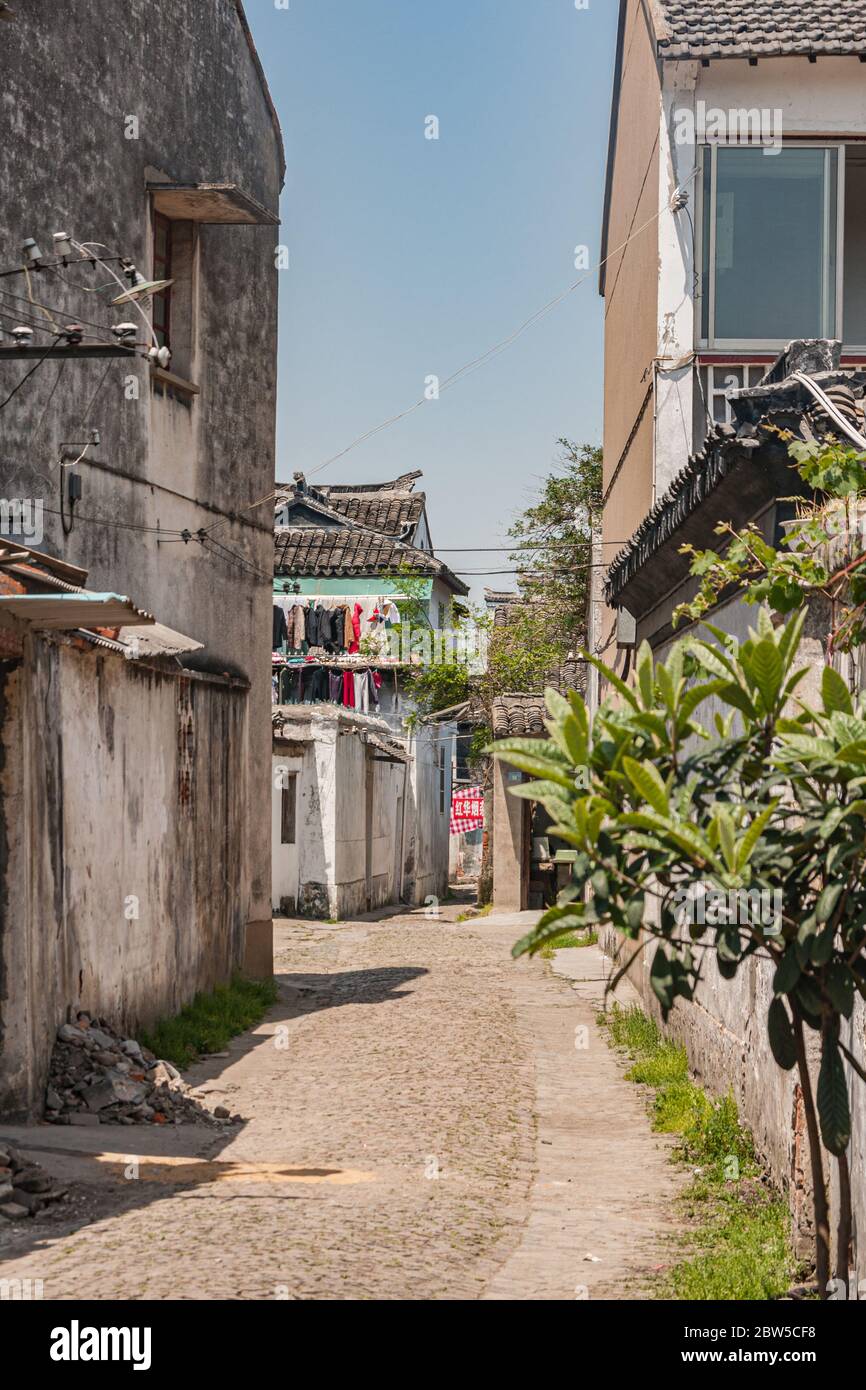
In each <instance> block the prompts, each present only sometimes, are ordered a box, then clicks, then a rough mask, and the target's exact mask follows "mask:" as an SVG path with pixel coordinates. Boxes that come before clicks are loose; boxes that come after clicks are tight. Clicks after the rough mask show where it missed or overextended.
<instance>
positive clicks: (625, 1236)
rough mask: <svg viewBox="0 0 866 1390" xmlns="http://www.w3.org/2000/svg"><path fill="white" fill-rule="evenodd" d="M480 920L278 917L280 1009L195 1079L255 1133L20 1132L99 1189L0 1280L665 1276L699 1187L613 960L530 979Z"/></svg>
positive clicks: (204, 1284)
mask: <svg viewBox="0 0 866 1390" xmlns="http://www.w3.org/2000/svg"><path fill="white" fill-rule="evenodd" d="M458 910H459V909H458V908H457V907H455V906H453V905H449V907H448V908H447V909H446V910H445V911H444V913H443V920H439V921H431V920H427V919H425V917H424V915H423V913H421V912H417V913H414V914H412V915H409V916H400V917H390V918H386V919H384V920H378V921H366V920H365V921H362V922H355V923H344V924H336V925H327V924H319V923H311V922H296V921H292V922H286V921H280V922H278V923H277V934H276V939H277V960H276V970H277V978H278V980H279V982H280V985H281V1000H280V1002H279V1003H278V1004H277V1005H276V1006H275V1007H274V1008H273V1009H272V1010H271V1012H270V1014H269V1015H268V1018H267V1019H266V1020H265V1022H263V1023H262V1025H261V1026H260V1027H259V1028H258V1029H256V1030H254V1032H253V1033H251V1034H248V1035H246V1036H244V1037H241V1038H238V1039H235V1040H234V1042H233V1043H232V1044H231V1045H230V1049H229V1055H228V1056H227V1057H225V1058H213V1059H210V1060H208V1061H206V1062H203V1063H201V1064H199V1065H198V1066H197V1067H196V1068H194V1069H193V1071H192V1072H190V1073H189V1074H188V1079H189V1080H191V1081H193V1082H195V1084H197V1085H198V1086H200V1087H203V1088H205V1089H206V1090H207V1091H208V1094H209V1097H210V1098H211V1099H218V1100H224V1103H225V1104H226V1105H227V1106H229V1107H230V1108H231V1110H232V1112H235V1111H237V1112H239V1113H240V1114H241V1115H243V1116H244V1117H245V1118H246V1120H247V1122H246V1123H245V1124H244V1126H243V1127H241V1128H240V1129H239V1130H238V1131H237V1132H236V1133H235V1134H234V1135H232V1136H231V1137H230V1138H228V1139H227V1138H225V1137H220V1138H218V1139H216V1140H215V1139H214V1138H213V1135H212V1134H211V1133H210V1132H208V1133H205V1132H203V1131H202V1130H200V1129H199V1128H198V1127H195V1126H179V1127H177V1128H173V1129H162V1130H160V1129H158V1128H156V1127H154V1126H147V1127H142V1126H137V1127H135V1128H128V1129H120V1128H118V1127H114V1126H100V1127H98V1128H96V1129H95V1130H93V1129H91V1130H81V1129H70V1128H62V1129H60V1128H57V1127H50V1126H40V1127H36V1128H31V1129H29V1130H26V1131H25V1130H22V1129H19V1128H16V1127H14V1126H12V1127H10V1126H0V1134H6V1135H8V1136H9V1137H14V1138H16V1139H17V1140H18V1141H19V1142H23V1143H24V1146H25V1147H26V1148H27V1149H28V1150H29V1151H30V1152H31V1153H32V1154H33V1156H34V1157H35V1158H37V1159H38V1161H39V1162H41V1163H42V1164H43V1165H44V1166H46V1167H47V1168H49V1170H50V1171H52V1172H53V1173H56V1174H57V1175H58V1176H60V1177H62V1178H64V1179H65V1180H69V1181H70V1182H71V1183H72V1184H74V1185H75V1189H76V1190H81V1187H82V1184H83V1189H84V1191H85V1192H86V1193H87V1194H88V1196H89V1197H90V1199H91V1205H90V1207H89V1209H88V1212H87V1215H86V1217H85V1216H84V1215H82V1216H81V1217H80V1218H79V1219H78V1220H77V1221H76V1222H74V1223H70V1221H69V1219H68V1216H66V1217H63V1218H61V1219H60V1220H55V1222H54V1223H53V1224H50V1225H46V1224H40V1225H39V1226H36V1225H33V1226H30V1227H29V1228H24V1229H21V1228H19V1229H16V1230H15V1231H14V1232H11V1231H10V1232H3V1238H4V1240H5V1241H6V1245H5V1246H4V1247H2V1249H3V1252H4V1259H3V1263H2V1265H0V1277H4V1278H10V1277H18V1278H24V1277H29V1278H32V1279H41V1280H43V1283H44V1296H45V1297H46V1298H48V1299H64V1298H80V1297H82V1296H86V1297H90V1298H100V1299H112V1298H115V1299H127V1298H159V1299H178V1298H206V1299H238V1298H241V1299H270V1298H289V1299H309V1298H314V1299H335V1298H336V1299H346V1298H348V1299H383V1298H384V1299H399V1298H412V1299H477V1298H484V1297H487V1298H505V1299H518V1300H523V1299H533V1298H554V1299H574V1298H575V1297H590V1298H610V1297H622V1296H623V1294H624V1287H625V1285H626V1284H627V1283H628V1282H629V1281H632V1280H635V1279H639V1278H640V1276H641V1275H643V1274H645V1273H646V1272H647V1271H648V1270H649V1269H650V1268H652V1267H653V1266H654V1265H658V1264H659V1263H661V1262H663V1260H664V1239H665V1231H666V1230H668V1229H669V1226H670V1205H671V1202H672V1199H673V1195H674V1193H675V1190H676V1183H677V1178H676V1173H675V1170H674V1169H673V1168H672V1167H671V1166H670V1164H669V1163H668V1161H667V1157H666V1150H665V1146H664V1142H663V1141H662V1140H661V1139H660V1138H658V1137H657V1136H654V1135H653V1134H652V1133H651V1132H650V1126H649V1121H648V1119H647V1116H646V1113H645V1108H644V1104H643V1101H642V1098H641V1097H640V1095H639V1093H638V1091H637V1088H635V1087H634V1086H632V1085H630V1084H629V1083H627V1082H626V1081H624V1080H623V1078H622V1073H621V1068H620V1066H619V1064H618V1063H617V1061H616V1059H615V1058H614V1057H613V1055H612V1054H611V1053H610V1051H609V1049H608V1048H607V1046H606V1044H605V1043H604V1041H603V1040H602V1038H601V1037H600V1035H599V1034H598V1032H597V1030H596V1025H595V1013H596V1009H597V1007H598V1004H599V1002H600V1000H601V995H602V989H603V984H602V962H601V957H600V956H599V955H598V953H597V952H596V951H595V950H594V949H589V950H582V951H574V950H572V951H569V952H566V953H561V954H560V956H559V957H558V958H557V960H556V962H554V963H553V967H551V964H550V963H547V962H544V961H540V960H536V961H532V962H528V961H521V962H520V963H514V962H513V961H512V960H511V959H510V956H509V950H510V946H511V944H512V942H513V941H514V940H515V939H516V937H517V935H518V934H519V932H520V928H521V925H522V924H521V923H519V922H518V921H517V920H516V919H508V918H501V919H496V918H487V919H484V918H481V919H476V920H475V921H472V922H465V923H458V922H456V921H455V920H453V919H454V918H456V916H457V913H458ZM449 918H450V919H452V920H447V919H449ZM566 958H567V959H566ZM560 971H567V972H568V973H570V974H571V975H574V976H576V977H577V978H576V979H575V980H574V981H571V980H569V979H566V978H563V977H562V975H561V974H559V973H554V972H560ZM580 1027H583V1028H586V1029H587V1030H588V1034H587V1035H586V1036H588V1040H589V1045H588V1046H587V1047H582V1046H579V1047H576V1046H575V1037H576V1034H575V1029H576V1028H580ZM136 1150H138V1152H136ZM133 1160H135V1161H136V1163H137V1166H136V1168H135V1169H132V1168H130V1166H129V1165H130V1163H131V1162H132V1161H133ZM124 1172H127V1173H133V1172H134V1173H135V1174H136V1175H137V1176H136V1178H135V1179H134V1180H133V1179H132V1178H130V1177H125V1176H124ZM10 1242H12V1243H11V1244H10Z"/></svg>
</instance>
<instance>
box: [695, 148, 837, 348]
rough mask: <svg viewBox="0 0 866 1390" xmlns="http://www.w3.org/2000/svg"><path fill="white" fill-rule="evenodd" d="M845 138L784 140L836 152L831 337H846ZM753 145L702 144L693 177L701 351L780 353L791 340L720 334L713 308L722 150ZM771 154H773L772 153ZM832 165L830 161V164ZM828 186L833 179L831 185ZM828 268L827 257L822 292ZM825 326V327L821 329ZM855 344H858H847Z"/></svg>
mask: <svg viewBox="0 0 866 1390" xmlns="http://www.w3.org/2000/svg"><path fill="white" fill-rule="evenodd" d="M847 143H848V142H846V141H845V140H786V141H784V142H783V146H782V147H783V149H798V150H804V149H817V150H823V151H825V153H826V154H827V155H829V153H830V151H832V150H835V151H836V161H837V164H836V245H835V252H836V264H835V294H836V304H835V315H834V322H833V325H832V332H831V333H830V334H829V336H832V337H835V338H838V339H839V341H840V342H842V341H843V338H842V329H843V321H844V309H845V296H844V289H845V153H846V144H847ZM749 148H755V147H754V146H749V145H745V144H743V143H742V142H741V141H740V142H738V141H731V142H729V143H726V142H725V141H723V140H718V141H716V140H714V141H713V142H712V143H709V142H705V143H704V144H702V145H699V146H698V174H697V178H696V180H695V185H696V188H697V189H698V190H699V196H698V199H696V201H699V208H698V209H697V211H698V216H697V217H696V219H695V222H696V229H695V230H696V235H695V254H694V266H695V271H696V273H697V286H698V289H697V293H696V295H695V342H696V343H698V344H699V350H700V351H704V352H761V351H768V350H771V351H774V352H781V351H782V349H783V348H784V347H785V346H786V344H787V342H788V340H787V339H782V338H746V337H740V338H716V337H715V336H714V328H715V309H716V303H715V301H716V275H715V250H716V246H715V241H716V215H715V214H716V192H717V177H718V151H719V149H749ZM767 158H772V156H770V155H768V156H767ZM707 159H709V161H710V167H709V180H710V189H709V192H710V209H709V223H710V225H709V228H707V227H706V226H705V199H704V186H705V180H706V176H707ZM826 167H827V168H829V165H827V166H826ZM827 186H829V181H828V183H827ZM830 208H831V200H830V198H828V197H826V196H825V199H824V221H825V229H826V227H827V222H828V219H829V216H830ZM705 242H706V243H707V249H708V251H709V256H708V260H707V285H706V289H707V291H708V297H709V304H708V309H707V335H706V337H704V334H703V309H704V290H705V285H704V249H705ZM828 242H829V237H826V238H825V243H828ZM829 272H830V266H829V257H827V259H826V260H825V265H824V274H823V284H824V290H823V293H824V295H827V294H828V293H829V288H830V283H831V279H830V273H829ZM823 327H824V325H822V330H823ZM849 346H851V347H853V346H854V345H853V344H851V345H849Z"/></svg>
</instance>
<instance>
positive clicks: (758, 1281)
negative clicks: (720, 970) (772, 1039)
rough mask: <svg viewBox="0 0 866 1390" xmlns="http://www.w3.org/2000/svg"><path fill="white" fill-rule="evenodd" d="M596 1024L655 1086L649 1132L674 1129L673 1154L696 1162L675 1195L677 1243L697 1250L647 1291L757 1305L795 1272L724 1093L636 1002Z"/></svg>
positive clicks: (778, 1202) (786, 1225)
mask: <svg viewBox="0 0 866 1390" xmlns="http://www.w3.org/2000/svg"><path fill="white" fill-rule="evenodd" d="M599 1022H600V1023H601V1024H602V1025H603V1026H604V1027H605V1028H606V1029H607V1033H608V1038H609V1041H610V1043H611V1044H612V1046H614V1047H615V1048H617V1049H618V1050H619V1051H621V1052H623V1053H625V1054H626V1055H627V1056H628V1058H629V1060H630V1061H631V1062H632V1063H633V1065H632V1066H631V1067H630V1068H629V1070H628V1072H627V1073H626V1076H627V1078H628V1079H629V1080H630V1081H636V1082H640V1083H641V1084H642V1085H645V1086H649V1087H650V1088H651V1089H652V1090H653V1091H654V1093H655V1094H654V1096H653V1100H652V1116H653V1128H654V1129H655V1130H656V1131H658V1132H659V1133H663V1134H676V1135H679V1137H680V1143H679V1145H678V1148H677V1155H676V1157H677V1158H678V1159H679V1161H681V1162H685V1163H689V1164H690V1165H693V1166H695V1168H696V1173H695V1177H694V1179H693V1181H692V1182H691V1184H690V1185H689V1187H688V1188H687V1190H686V1192H685V1193H684V1195H683V1198H682V1202H683V1205H684V1207H685V1208H686V1211H687V1215H688V1217H689V1219H690V1220H691V1221H692V1223H693V1227H694V1228H693V1230H692V1231H691V1233H690V1234H689V1235H688V1236H687V1237H685V1247H686V1248H687V1249H688V1251H689V1252H691V1251H695V1252H696V1253H688V1254H686V1253H685V1250H684V1251H683V1254H684V1257H683V1258H682V1259H680V1260H678V1261H677V1263H676V1264H675V1265H674V1266H673V1267H672V1268H671V1269H670V1270H669V1271H668V1272H667V1273H666V1274H665V1275H663V1276H662V1277H661V1278H660V1279H658V1280H657V1281H656V1283H655V1285H654V1287H653V1289H652V1292H651V1296H654V1297H657V1298H667V1299H694V1300H738V1299H745V1300H750V1301H762V1300H766V1299H771V1298H776V1297H778V1296H779V1295H780V1294H782V1293H784V1292H786V1290H787V1289H788V1288H790V1286H791V1284H792V1283H793V1282H794V1281H795V1279H796V1277H797V1274H798V1272H799V1271H798V1270H797V1265H796V1261H795V1259H794V1255H793V1252H792V1250H791V1243H790V1216H789V1213H788V1208H787V1205H786V1203H785V1202H784V1200H783V1199H782V1198H781V1197H780V1196H779V1195H778V1193H777V1192H776V1191H775V1190H774V1189H773V1188H772V1187H771V1186H770V1184H769V1182H768V1181H767V1180H766V1178H765V1175H764V1174H762V1172H761V1168H760V1166H759V1164H758V1162H757V1159H756V1155H755V1148H754V1144H753V1142H752V1136H751V1134H750V1133H749V1131H748V1130H747V1129H745V1128H744V1126H743V1125H742V1124H741V1123H740V1117H739V1113H738V1111H737V1104H736V1101H735V1100H734V1097H733V1095H731V1094H730V1093H729V1094H728V1095H727V1096H724V1097H722V1099H721V1100H714V1099H713V1098H712V1097H710V1096H708V1095H707V1094H706V1092H705V1091H704V1090H702V1089H701V1087H700V1086H698V1085H696V1084H695V1082H694V1081H692V1080H691V1079H690V1077H689V1066H688V1057H687V1055H686V1050H685V1048H684V1047H681V1046H680V1045H679V1044H677V1043H673V1042H671V1041H669V1040H668V1039H667V1038H665V1037H663V1035H662V1033H661V1031H660V1029H659V1027H658V1025H657V1024H656V1023H655V1021H654V1020H653V1019H651V1018H649V1017H648V1016H647V1015H646V1014H645V1013H644V1012H643V1010H642V1009H640V1008H638V1007H637V1006H635V1005H632V1006H631V1007H629V1008H625V1009H624V1008H622V1007H621V1006H620V1005H618V1004H615V1005H614V1006H613V1009H612V1010H611V1012H610V1013H609V1014H602V1015H600V1016H599Z"/></svg>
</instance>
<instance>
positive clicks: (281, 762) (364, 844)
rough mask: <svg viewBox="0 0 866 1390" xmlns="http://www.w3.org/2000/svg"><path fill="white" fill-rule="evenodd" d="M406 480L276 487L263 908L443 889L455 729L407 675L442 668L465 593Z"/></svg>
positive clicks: (421, 896) (360, 904) (426, 896)
mask: <svg viewBox="0 0 866 1390" xmlns="http://www.w3.org/2000/svg"><path fill="white" fill-rule="evenodd" d="M420 476H421V474H420V473H419V472H417V471H416V472H413V473H408V474H405V475H404V476H402V477H400V478H397V479H394V480H393V481H389V482H385V483H366V484H328V485H322V486H314V485H313V484H311V483H310V482H308V481H307V479H306V478H304V477H303V475H301V474H296V475H295V478H294V481H293V482H292V483H291V484H288V485H286V486H284V487H280V488H279V489H278V495H277V499H276V503H275V531H274V547H275V550H274V556H275V558H274V584H273V590H274V592H273V601H274V624H273V634H272V637H273V651H272V662H273V687H274V688H273V701H274V770H273V831H272V834H273V898H274V907H275V909H278V910H279V909H282V910H287V911H290V912H291V911H299V912H303V913H307V914H310V915H313V916H319V917H322V916H333V917H347V916H352V915H357V914H358V913H361V912H365V911H368V910H370V909H373V908H378V907H382V906H387V905H388V904H394V903H398V902H400V901H401V900H402V901H406V902H410V903H418V904H423V903H425V902H429V900H431V899H434V898H435V899H441V898H442V897H444V895H445V893H446V891H447V888H448V867H449V832H450V812H451V783H452V768H453V760H454V742H455V736H456V732H457V730H456V725H455V724H454V722H453V719H449V718H436V717H431V718H423V717H419V715H418V710H417V705H416V701H415V699H414V698H413V694H412V680H411V677H412V676H413V675H414V674H415V673H417V671H418V670H419V668H421V667H423V666H424V665H427V664H429V663H430V662H436V661H441V660H448V659H449V657H450V655H451V651H452V648H451V647H450V645H449V643H450V639H451V634H452V633H453V632H454V627H455V624H454V605H455V602H458V603H459V601H460V600H461V599H463V598H465V596H466V595H467V594H468V592H469V590H468V588H467V586H466V585H465V584H464V583H463V581H462V580H461V579H459V578H458V577H457V575H455V574H454V573H453V572H452V571H451V570H450V569H449V568H448V566H447V565H445V564H443V562H442V561H441V560H438V559H437V558H436V556H435V554H434V553H433V547H432V543H431V539H430V528H429V524H428V521H427V511H426V499H425V495H424V493H423V492H417V491H416V490H415V483H416V482H417V480H418V478H420Z"/></svg>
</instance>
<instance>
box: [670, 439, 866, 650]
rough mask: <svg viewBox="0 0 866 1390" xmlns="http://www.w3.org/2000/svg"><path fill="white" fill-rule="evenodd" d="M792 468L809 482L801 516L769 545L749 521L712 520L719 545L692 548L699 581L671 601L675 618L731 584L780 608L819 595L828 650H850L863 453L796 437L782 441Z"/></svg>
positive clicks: (858, 577)
mask: <svg viewBox="0 0 866 1390" xmlns="http://www.w3.org/2000/svg"><path fill="white" fill-rule="evenodd" d="M789 451H790V453H791V456H792V458H793V459H794V460H795V463H796V468H797V472H798V473H799V475H800V477H801V478H802V479H803V481H804V482H806V483H808V484H809V486H810V487H811V488H814V490H815V493H816V494H817V499H816V501H815V502H814V503H812V504H808V503H805V502H803V503H801V504H800V516H799V518H798V520H797V521H796V522H795V523H793V524H792V525H791V526H790V527H789V528H788V529H787V532H786V535H785V537H784V541H783V544H782V545H780V546H779V547H778V548H777V547H776V546H772V545H770V544H769V543H768V542H767V541H766V540H765V539H764V537H763V536H762V535H761V533H760V531H759V529H758V527H757V526H755V525H754V524H751V525H748V526H745V527H742V528H739V529H737V530H735V529H734V527H733V526H731V524H730V523H729V522H722V523H721V524H720V525H719V526H717V527H716V534H717V535H718V536H722V537H724V538H725V541H726V545H725V548H724V549H723V550H722V551H721V552H720V551H716V550H701V551H698V550H695V548H694V546H691V545H684V546H683V547H682V548H681V554H683V555H689V554H690V555H691V556H692V565H691V573H692V574H693V575H694V576H696V577H697V578H698V579H699V580H700V587H699V589H698V592H697V594H696V596H695V598H694V599H693V600H692V601H691V602H690V603H684V604H681V605H680V606H679V608H677V609H676V611H675V613H674V621H675V622H677V621H679V620H680V619H681V618H690V619H692V620H695V619H700V618H703V617H704V616H705V614H707V613H708V612H709V611H710V610H711V609H712V608H714V607H715V605H716V604H717V603H718V602H719V601H720V599H721V598H722V596H723V595H724V594H725V593H727V592H728V591H730V590H731V589H734V588H736V589H740V590H742V593H743V598H744V599H745V601H746V603H766V604H768V605H769V607H770V608H771V609H772V610H773V612H775V613H778V614H779V615H782V616H784V615H787V614H789V613H793V612H795V611H796V610H797V609H799V608H801V607H802V606H803V604H804V603H807V602H808V601H809V599H810V598H815V597H816V596H821V597H823V598H825V599H826V600H827V601H828V603H829V605H830V611H831V615H832V616H831V623H830V630H829V632H828V634H827V636H828V653H829V655H831V656H832V653H833V652H834V651H852V650H854V648H856V647H858V646H860V645H862V643H863V641H864V638H866V553H864V544H863V542H864V536H863V534H862V531H863V520H864V517H862V516H861V507H860V499H862V498H863V497H864V496H866V455H864V454H862V453H860V452H859V451H858V450H856V449H852V448H850V447H847V446H845V445H842V444H835V443H831V444H822V445H819V444H803V443H801V442H799V441H795V442H794V443H792V444H791V445H790V449H789Z"/></svg>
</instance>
